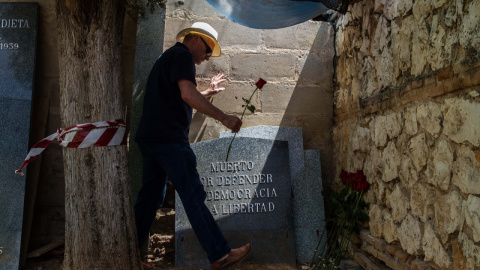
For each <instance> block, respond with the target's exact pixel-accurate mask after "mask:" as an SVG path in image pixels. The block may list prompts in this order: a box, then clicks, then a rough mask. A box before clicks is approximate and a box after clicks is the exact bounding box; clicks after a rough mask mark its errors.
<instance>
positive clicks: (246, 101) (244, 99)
mask: <svg viewBox="0 0 480 270" xmlns="http://www.w3.org/2000/svg"><path fill="white" fill-rule="evenodd" d="M242 99H243V101H245V103H247V104H250V99H246V98H244V97H242Z"/></svg>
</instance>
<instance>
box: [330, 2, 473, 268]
mask: <svg viewBox="0 0 480 270" xmlns="http://www.w3.org/2000/svg"><path fill="white" fill-rule="evenodd" d="M336 31H337V35H336V48H335V49H336V57H337V62H336V76H335V86H334V88H335V93H334V107H335V108H334V119H335V124H334V130H333V141H334V144H335V146H334V153H335V166H336V172H339V171H340V169H344V170H347V171H356V170H360V169H362V170H364V172H365V174H366V175H367V180H368V181H369V182H370V183H371V184H372V186H371V189H370V192H369V195H368V200H369V202H370V204H371V206H370V213H369V214H370V232H371V234H372V235H373V236H375V237H378V238H383V239H384V240H385V241H386V242H387V243H390V244H398V245H399V246H401V248H402V249H403V250H404V251H405V252H407V253H408V254H410V255H415V256H416V257H417V258H421V259H423V260H424V261H426V262H428V263H429V264H430V265H431V266H432V267H434V268H435V269H479V268H480V225H479V224H480V220H479V216H480V150H479V149H480V2H479V1H476V0H473V1H472V0H453V1H445V0H432V1H425V0H406V1H394V0H366V1H357V2H355V3H353V4H351V6H350V7H349V12H348V13H347V14H346V15H345V16H343V17H341V20H339V21H338V22H337V25H336ZM398 269H403V268H398Z"/></svg>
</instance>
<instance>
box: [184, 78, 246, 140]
mask: <svg viewBox="0 0 480 270" xmlns="http://www.w3.org/2000/svg"><path fill="white" fill-rule="evenodd" d="M178 86H179V87H180V93H181V95H182V99H183V101H185V102H186V103H187V104H188V105H190V106H192V108H194V109H195V110H197V111H199V112H201V113H203V114H206V115H208V116H210V117H212V118H214V119H216V120H218V121H220V122H221V123H222V124H223V125H224V126H226V127H227V128H229V129H231V130H232V132H238V131H239V130H240V127H241V126H242V120H240V118H238V117H236V116H234V115H228V114H226V113H224V112H222V111H221V110H220V109H219V108H217V107H215V106H214V105H213V104H212V103H210V102H209V101H208V100H207V99H206V98H205V97H204V96H203V95H202V94H201V93H200V92H199V91H198V90H197V87H196V86H195V84H194V83H193V82H192V81H190V80H183V79H182V80H178Z"/></svg>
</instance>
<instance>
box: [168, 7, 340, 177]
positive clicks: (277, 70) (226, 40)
mask: <svg viewBox="0 0 480 270" xmlns="http://www.w3.org/2000/svg"><path fill="white" fill-rule="evenodd" d="M196 21H204V22H207V23H209V24H210V25H212V26H213V27H214V28H215V29H216V30H217V31H218V35H219V42H220V44H221V46H222V50H223V54H222V56H221V57H218V58H215V57H213V58H211V59H210V61H208V62H204V63H203V64H201V65H200V66H197V76H198V79H197V81H198V84H199V88H200V89H204V88H206V87H207V86H208V83H209V81H210V78H212V77H213V76H214V75H216V74H217V73H219V72H222V73H224V74H226V75H227V77H228V82H226V83H225V85H224V86H225V88H226V91H225V92H223V93H221V94H219V95H217V96H215V97H213V101H212V102H213V104H215V105H216V106H218V107H219V108H220V109H222V110H224V111H226V112H227V113H235V114H237V115H241V114H242V111H243V109H244V108H242V105H243V104H244V102H243V100H242V98H249V97H250V95H251V94H252V92H253V90H254V89H255V86H254V84H255V82H256V81H257V80H258V78H260V77H261V78H263V79H265V80H266V81H267V82H268V83H267V84H266V85H265V86H264V88H263V89H262V90H261V91H257V93H255V96H254V97H253V98H252V103H253V105H254V106H255V107H256V111H255V113H254V114H252V113H250V112H249V111H248V110H247V112H246V114H245V116H244V118H243V122H244V124H243V126H242V127H249V126H256V125H272V126H291V127H301V128H302V129H303V134H304V138H303V140H304V147H305V149H320V152H321V162H322V174H323V179H324V182H326V181H330V179H332V178H333V170H332V167H333V166H332V165H333V164H332V158H331V157H332V155H333V154H332V147H331V145H332V143H331V125H332V122H331V119H332V115H333V108H332V103H333V100H332V86H333V83H332V78H333V56H334V47H333V44H334V29H333V27H332V26H331V25H329V24H326V23H321V22H313V21H309V22H305V23H302V24H299V25H295V26H292V27H288V28H283V29H277V30H259V29H251V28H247V27H244V26H242V25H239V24H237V23H234V22H232V21H230V20H228V19H226V18H225V17H224V16H223V15H221V14H220V13H219V12H217V11H216V10H215V9H214V8H213V7H212V6H210V5H209V4H208V3H207V2H206V1H192V0H190V1H173V0H169V1H167V10H166V19H165V39H164V46H165V48H168V47H170V46H172V45H173V44H174V42H175V36H176V34H177V33H178V32H179V31H180V30H181V29H183V28H185V27H190V26H191V25H192V23H193V22H196ZM222 131H225V128H224V127H223V126H222V125H221V123H219V122H217V121H215V120H214V119H211V118H209V117H207V118H206V117H205V116H203V115H201V114H195V115H194V118H193V124H192V127H191V129H190V135H191V136H190V140H191V141H192V142H195V141H202V140H208V139H214V138H218V136H219V133H220V132H222Z"/></svg>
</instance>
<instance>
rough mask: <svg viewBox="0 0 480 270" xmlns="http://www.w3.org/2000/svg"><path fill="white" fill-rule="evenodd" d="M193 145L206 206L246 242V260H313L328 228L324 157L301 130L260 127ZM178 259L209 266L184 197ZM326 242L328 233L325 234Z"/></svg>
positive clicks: (229, 234) (238, 241) (232, 239)
mask: <svg viewBox="0 0 480 270" xmlns="http://www.w3.org/2000/svg"><path fill="white" fill-rule="evenodd" d="M231 136H233V134H232V133H230V132H224V133H221V134H220V138H219V139H215V140H210V141H203V142H199V143H193V144H192V145H191V146H192V149H193V151H194V152H195V154H196V156H197V170H198V173H199V174H200V178H201V181H202V183H203V185H204V188H205V191H206V194H207V198H206V205H207V207H208V208H209V209H210V211H211V213H212V215H213V217H214V218H215V220H216V221H217V223H218V225H219V227H220V228H221V230H222V232H223V234H224V236H225V238H226V239H227V241H228V243H229V245H230V246H231V247H232V248H236V247H239V246H242V245H244V244H246V243H251V244H252V251H251V253H250V254H249V256H248V257H247V259H246V261H253V262H260V263H287V264H291V265H295V264H296V262H297V261H299V262H307V261H310V260H311V258H312V255H313V252H314V250H315V248H316V247H317V244H318V243H319V241H320V235H319V234H318V232H320V234H321V232H322V231H323V227H324V209H323V197H322V194H321V190H322V189H321V186H322V181H321V170H320V156H319V153H318V151H317V150H307V151H304V150H303V141H302V132H301V128H287V127H270V126H257V127H252V128H246V129H242V130H240V132H239V133H238V134H237V136H236V138H235V139H234V141H233V143H232V148H231V151H230V154H229V158H228V160H226V156H227V149H228V146H229V144H230V141H231V140H232V137H231ZM175 205H176V207H175V208H176V211H175V257H176V258H175V264H176V266H179V267H209V262H208V260H207V259H206V254H205V252H204V251H203V250H202V248H201V246H200V244H199V242H198V240H197V238H196V236H195V234H194V232H193V230H192V228H191V226H190V223H189V222H188V218H187V216H186V214H185V211H184V209H183V206H182V204H181V201H180V199H179V197H178V196H176V202H175ZM322 240H325V239H322Z"/></svg>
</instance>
